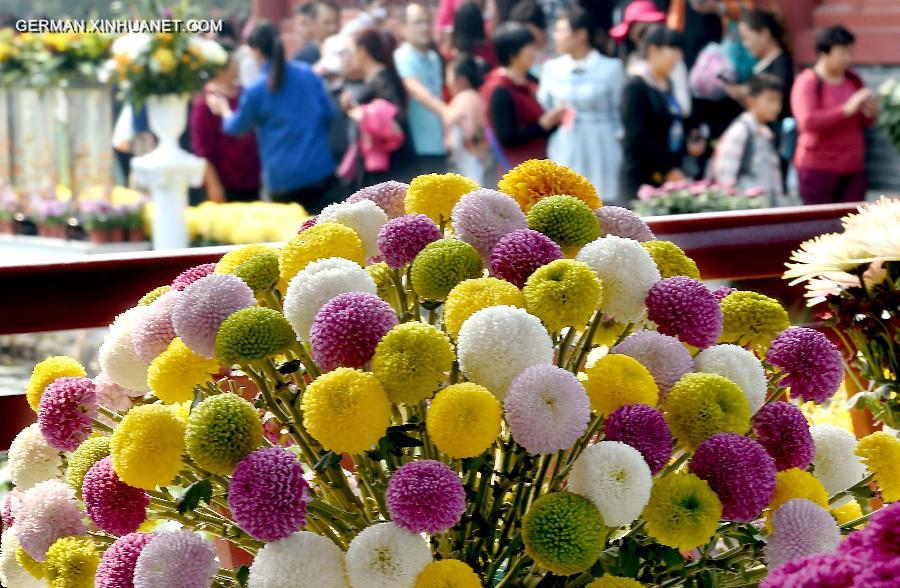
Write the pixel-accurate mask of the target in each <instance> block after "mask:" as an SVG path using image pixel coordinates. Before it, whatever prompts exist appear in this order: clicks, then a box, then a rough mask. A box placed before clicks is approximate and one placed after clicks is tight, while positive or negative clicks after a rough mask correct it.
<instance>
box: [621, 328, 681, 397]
mask: <svg viewBox="0 0 900 588" xmlns="http://www.w3.org/2000/svg"><path fill="white" fill-rule="evenodd" d="M610 353H621V354H623V355H628V356H629V357H633V358H634V359H636V360H638V361H639V362H640V363H641V365H643V366H644V367H645V368H647V370H648V371H649V372H650V375H651V376H653V379H654V380H655V381H656V385H657V386H659V393H660V400H662V399H663V398H664V397H665V394H667V393H668V392H669V389H670V388H671V387H672V386H674V385H675V383H676V382H677V381H678V380H680V379H681V376H683V375H684V374H686V373H688V372H691V371H693V369H694V360H693V359H691V353H690V352H689V351H688V350H687V349H685V347H684V345H682V344H681V343H680V342H679V341H678V339H676V338H675V337H670V336H669V335H663V334H662V333H659V332H657V331H650V330H648V329H641V330H640V331H635V332H634V333H632V334H631V335H628V336H627V337H626V338H625V340H624V341H622V342H621V343H619V344H618V345H616V346H615V347H613V348H612V349H611V350H610Z"/></svg>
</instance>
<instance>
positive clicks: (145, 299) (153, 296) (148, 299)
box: [137, 284, 172, 306]
mask: <svg viewBox="0 0 900 588" xmlns="http://www.w3.org/2000/svg"><path fill="white" fill-rule="evenodd" d="M171 289H172V286H170V285H169V284H166V285H165V286H157V287H156V288H154V289H152V290H150V291H149V292H147V293H146V294H144V295H143V296H141V299H140V300H138V303H137V305H138V306H149V305H151V304H153V303H154V302H156V301H157V300H158V299H159V297H160V296H162V295H163V294H165V293H166V292H168V291H169V290H171Z"/></svg>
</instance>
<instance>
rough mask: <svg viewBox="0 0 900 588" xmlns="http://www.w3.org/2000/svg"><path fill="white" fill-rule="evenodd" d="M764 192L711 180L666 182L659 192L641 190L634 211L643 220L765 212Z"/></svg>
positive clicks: (649, 188)
mask: <svg viewBox="0 0 900 588" xmlns="http://www.w3.org/2000/svg"><path fill="white" fill-rule="evenodd" d="M765 194H766V191H765V189H764V188H750V189H746V190H744V189H740V188H738V187H736V186H730V185H723V184H717V183H715V182H711V181H709V180H699V181H694V182H692V181H688V180H683V181H678V182H666V183H665V184H663V185H662V186H660V187H659V188H657V187H654V186H649V185H644V186H641V188H640V190H639V191H638V199H637V200H635V201H634V204H633V206H634V210H635V212H637V213H638V214H639V215H641V216H662V215H667V214H690V213H695V212H716V211H721V210H743V209H747V208H763V207H764V206H765V205H766V197H765Z"/></svg>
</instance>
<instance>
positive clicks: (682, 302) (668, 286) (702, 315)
mask: <svg viewBox="0 0 900 588" xmlns="http://www.w3.org/2000/svg"><path fill="white" fill-rule="evenodd" d="M646 303H647V317H648V318H649V319H650V320H651V321H653V322H655V323H656V324H657V325H658V328H659V332H660V333H663V334H665V335H672V336H673V337H678V340H679V341H681V342H683V343H688V344H690V345H693V346H694V347H700V348H704V347H709V346H710V345H712V344H713V343H715V342H716V339H718V338H719V335H720V334H721V332H722V309H721V308H719V302H718V301H717V300H716V298H715V296H713V295H712V293H711V292H710V291H709V289H707V287H706V286H704V285H703V283H701V282H699V281H697V280H695V279H693V278H688V277H686V276H675V277H673V278H665V279H663V280H661V281H659V282H657V283H656V284H654V285H653V287H652V288H650V292H649V293H648V294H647V302H646Z"/></svg>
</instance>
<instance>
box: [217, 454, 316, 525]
mask: <svg viewBox="0 0 900 588" xmlns="http://www.w3.org/2000/svg"><path fill="white" fill-rule="evenodd" d="M310 500H312V494H311V493H310V490H309V484H307V483H306V480H305V479H304V478H303V467H302V466H301V465H300V462H299V461H297V458H296V457H295V456H294V454H293V453H291V452H289V451H287V450H286V449H283V448H281V447H268V448H265V449H258V450H256V451H254V452H253V453H250V454H248V455H247V457H245V458H244V459H242V460H241V462H240V463H239V464H238V465H237V467H235V468H234V475H233V476H232V479H231V485H230V486H229V488H228V507H229V508H230V509H231V515H232V516H233V517H234V520H235V522H236V523H237V524H238V526H239V527H240V528H241V529H243V530H244V531H246V532H247V533H249V534H250V535H252V536H253V537H255V538H257V539H260V540H262V541H276V540H278V539H283V538H284V537H287V536H288V535H290V534H291V533H295V532H296V531H299V530H300V529H302V528H303V527H304V526H305V525H306V505H307V503H308V502H309V501H310Z"/></svg>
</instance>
